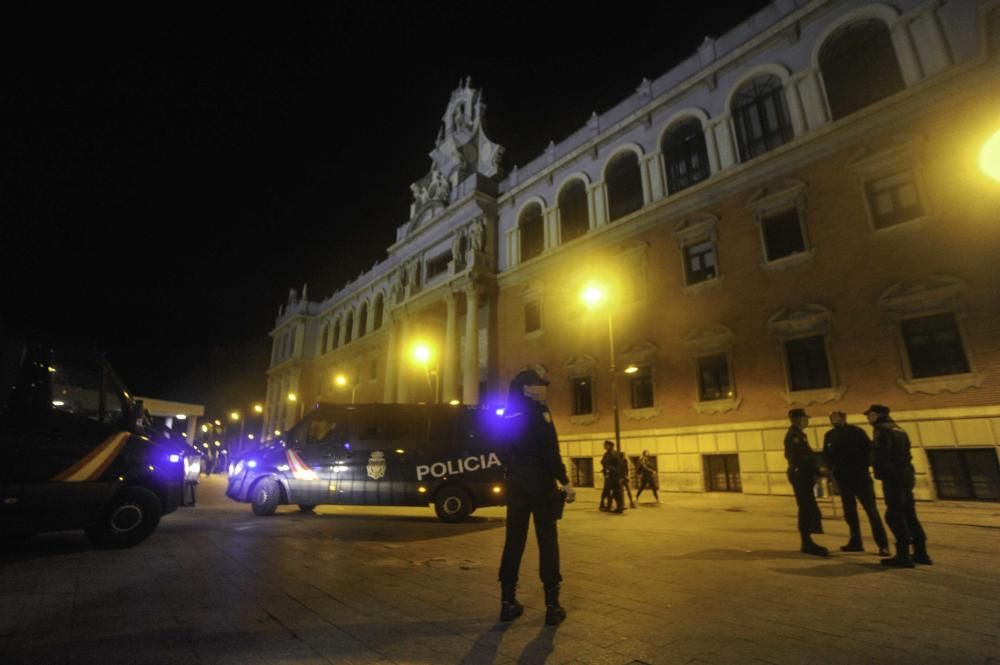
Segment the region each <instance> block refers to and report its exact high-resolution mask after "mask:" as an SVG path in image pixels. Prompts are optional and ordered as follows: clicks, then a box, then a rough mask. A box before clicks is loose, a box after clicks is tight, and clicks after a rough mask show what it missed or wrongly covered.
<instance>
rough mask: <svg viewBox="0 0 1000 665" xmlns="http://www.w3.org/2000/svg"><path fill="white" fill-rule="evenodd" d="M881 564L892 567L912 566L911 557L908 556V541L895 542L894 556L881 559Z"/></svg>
mask: <svg viewBox="0 0 1000 665" xmlns="http://www.w3.org/2000/svg"><path fill="white" fill-rule="evenodd" d="M882 565H883V566H892V567H893V568H913V567H914V564H913V559H911V558H910V546H909V544H908V543H896V556H894V557H889V558H888V559H882Z"/></svg>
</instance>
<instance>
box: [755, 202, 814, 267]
mask: <svg viewBox="0 0 1000 665" xmlns="http://www.w3.org/2000/svg"><path fill="white" fill-rule="evenodd" d="M761 231H762V232H763V234H764V253H765V255H766V256H767V260H768V261H777V260H778V259H783V258H785V257H786V256H791V255H792V254H798V253H800V252H804V251H806V239H805V237H804V236H803V235H802V223H801V220H800V219H799V209H798V208H788V209H787V210H782V211H781V212H777V213H773V214H769V215H767V216H766V217H764V219H763V220H761Z"/></svg>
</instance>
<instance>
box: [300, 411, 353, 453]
mask: <svg viewBox="0 0 1000 665" xmlns="http://www.w3.org/2000/svg"><path fill="white" fill-rule="evenodd" d="M344 429H345V428H344V425H342V424H341V425H338V424H337V421H336V420H333V419H331V418H325V417H323V416H316V417H314V418H313V419H312V420H310V421H309V436H308V440H307V445H310V446H313V445H320V444H329V443H343V442H344V438H345V437H344Z"/></svg>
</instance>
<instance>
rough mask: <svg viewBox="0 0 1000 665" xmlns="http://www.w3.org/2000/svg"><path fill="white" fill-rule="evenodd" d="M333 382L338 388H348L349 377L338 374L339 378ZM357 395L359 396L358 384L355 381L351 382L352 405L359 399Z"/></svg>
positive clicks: (336, 377) (335, 378)
mask: <svg viewBox="0 0 1000 665" xmlns="http://www.w3.org/2000/svg"><path fill="white" fill-rule="evenodd" d="M333 382H334V383H335V384H336V385H337V387H338V388H347V383H348V381H347V375H346V374H338V375H337V376H335V377H333ZM357 394H358V382H357V381H353V382H351V404H354V400H355V398H356V397H357Z"/></svg>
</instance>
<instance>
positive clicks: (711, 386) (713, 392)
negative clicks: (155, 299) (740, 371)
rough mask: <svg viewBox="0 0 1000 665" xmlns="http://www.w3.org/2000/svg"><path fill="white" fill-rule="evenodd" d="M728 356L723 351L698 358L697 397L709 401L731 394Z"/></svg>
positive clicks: (726, 397) (730, 395) (727, 396)
mask: <svg viewBox="0 0 1000 665" xmlns="http://www.w3.org/2000/svg"><path fill="white" fill-rule="evenodd" d="M733 394H734V393H733V386H732V383H731V382H730V379H729V357H728V356H727V355H726V354H725V353H719V354H716V355H713V356H704V357H702V358H698V399H699V400H701V401H702V402H710V401H712V400H717V399H728V398H730V397H732V396H733Z"/></svg>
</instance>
